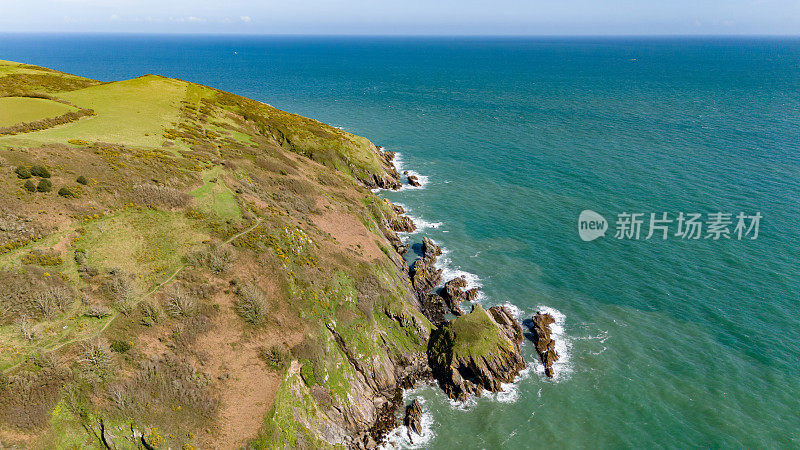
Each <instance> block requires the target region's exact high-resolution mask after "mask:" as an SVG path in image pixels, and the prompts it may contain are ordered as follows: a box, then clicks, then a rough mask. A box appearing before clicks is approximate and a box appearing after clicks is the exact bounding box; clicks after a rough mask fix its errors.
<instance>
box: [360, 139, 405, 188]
mask: <svg viewBox="0 0 800 450" xmlns="http://www.w3.org/2000/svg"><path fill="white" fill-rule="evenodd" d="M375 152H376V153H377V155H378V160H379V161H380V164H381V169H382V171H381V172H378V173H374V172H370V171H367V170H364V169H360V168H358V167H356V166H355V165H354V164H352V163H348V165H349V167H350V171H351V172H352V173H353V175H354V176H355V177H356V178H357V179H358V180H359V181H360V182H361V183H362V184H363V185H364V186H366V187H368V188H370V189H375V188H381V189H391V190H398V189H400V188H401V187H403V183H401V182H400V173H399V172H397V169H395V167H394V164H393V163H392V161H394V152H390V151H386V150H384V149H383V147H375Z"/></svg>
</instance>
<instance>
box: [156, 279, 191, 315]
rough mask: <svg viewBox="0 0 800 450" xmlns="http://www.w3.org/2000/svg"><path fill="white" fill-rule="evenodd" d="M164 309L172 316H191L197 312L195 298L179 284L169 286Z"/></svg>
mask: <svg viewBox="0 0 800 450" xmlns="http://www.w3.org/2000/svg"><path fill="white" fill-rule="evenodd" d="M164 309H165V310H166V311H167V314H169V315H170V316H172V317H181V316H183V317H191V316H193V315H195V314H196V313H197V300H195V298H194V297H192V295H191V294H189V293H188V292H186V290H185V289H184V288H183V287H181V286H180V285H174V286H172V287H170V289H169V291H168V292H167V296H166V298H165V299H164Z"/></svg>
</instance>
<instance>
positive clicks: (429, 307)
mask: <svg viewBox="0 0 800 450" xmlns="http://www.w3.org/2000/svg"><path fill="white" fill-rule="evenodd" d="M420 304H421V308H420V309H421V310H422V314H424V315H425V317H427V318H428V320H430V321H431V323H432V324H434V325H435V326H437V327H440V326H442V325H444V324H445V322H447V320H446V319H445V314H446V313H447V307H446V306H445V304H444V300H443V299H442V297H440V296H438V295H436V294H430V293H426V294H422V295H421V296H420Z"/></svg>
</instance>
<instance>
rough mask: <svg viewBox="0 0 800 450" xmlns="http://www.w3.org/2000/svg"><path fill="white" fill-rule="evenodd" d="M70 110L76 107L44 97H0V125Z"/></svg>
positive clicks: (29, 120)
mask: <svg viewBox="0 0 800 450" xmlns="http://www.w3.org/2000/svg"><path fill="white" fill-rule="evenodd" d="M71 111H77V108H74V107H72V106H69V105H65V104H63V103H59V102H54V101H53V100H48V99H46V98H30V97H0V127H8V126H11V125H16V124H18V123H25V122H33V121H34V120H41V119H47V118H49V117H56V116H60V115H62V114H66V113H68V112H71Z"/></svg>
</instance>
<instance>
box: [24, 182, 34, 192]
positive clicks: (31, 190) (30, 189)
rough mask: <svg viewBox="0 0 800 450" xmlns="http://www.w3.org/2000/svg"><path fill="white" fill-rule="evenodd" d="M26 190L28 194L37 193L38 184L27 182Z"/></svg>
mask: <svg viewBox="0 0 800 450" xmlns="http://www.w3.org/2000/svg"><path fill="white" fill-rule="evenodd" d="M25 189H27V190H28V192H36V183H34V182H33V180H28V181H26V182H25Z"/></svg>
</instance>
